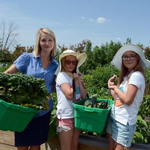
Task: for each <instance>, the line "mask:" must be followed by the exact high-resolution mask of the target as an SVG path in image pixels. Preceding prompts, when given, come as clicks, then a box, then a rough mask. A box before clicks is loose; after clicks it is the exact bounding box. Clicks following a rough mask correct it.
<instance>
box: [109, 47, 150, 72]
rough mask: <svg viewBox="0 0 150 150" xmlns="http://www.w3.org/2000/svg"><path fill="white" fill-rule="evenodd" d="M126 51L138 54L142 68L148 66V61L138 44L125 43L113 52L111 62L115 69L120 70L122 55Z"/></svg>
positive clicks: (149, 65)
mask: <svg viewBox="0 0 150 150" xmlns="http://www.w3.org/2000/svg"><path fill="white" fill-rule="evenodd" d="M127 51H132V52H135V53H137V54H138V55H139V57H140V58H141V62H142V67H143V69H144V70H146V69H147V68H149V67H150V61H149V60H148V59H146V57H145V55H144V52H143V50H142V49H141V48H140V47H139V46H137V45H134V44H126V45H124V46H122V47H121V48H120V49H119V50H118V51H117V53H116V54H115V56H114V58H113V60H112V61H111V64H112V65H114V66H115V67H116V68H117V69H119V70H121V64H122V56H123V54H124V53H125V52H127Z"/></svg>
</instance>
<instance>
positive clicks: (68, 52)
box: [55, 49, 87, 75]
mask: <svg viewBox="0 0 150 150" xmlns="http://www.w3.org/2000/svg"><path fill="white" fill-rule="evenodd" d="M68 55H72V56H75V57H76V58H77V60H78V64H77V68H76V72H77V73H78V72H79V67H80V66H81V65H82V64H83V63H84V62H85V60H86V58H87V55H86V53H78V52H75V51H73V50H69V49H67V50H65V51H63V53H61V54H60V56H59V66H58V68H57V70H56V72H55V75H57V74H58V73H59V72H60V70H61V60H62V58H64V57H66V56H68Z"/></svg>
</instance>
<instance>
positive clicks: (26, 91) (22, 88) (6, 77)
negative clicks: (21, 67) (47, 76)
mask: <svg viewBox="0 0 150 150" xmlns="http://www.w3.org/2000/svg"><path fill="white" fill-rule="evenodd" d="M44 83H45V80H44V79H41V78H35V77H33V76H30V75H24V74H21V73H17V74H5V73H0V99H2V100H4V101H6V102H9V103H14V104H18V105H22V106H25V107H32V108H35V109H39V110H45V109H48V98H47V89H46V87H45V84H44Z"/></svg>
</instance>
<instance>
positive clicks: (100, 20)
mask: <svg viewBox="0 0 150 150" xmlns="http://www.w3.org/2000/svg"><path fill="white" fill-rule="evenodd" d="M108 21H111V20H110V19H105V18H103V17H98V18H97V23H105V22H108Z"/></svg>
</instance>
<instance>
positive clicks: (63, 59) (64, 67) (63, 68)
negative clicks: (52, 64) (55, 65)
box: [60, 57, 78, 76]
mask: <svg viewBox="0 0 150 150" xmlns="http://www.w3.org/2000/svg"><path fill="white" fill-rule="evenodd" d="M65 60H66V57H63V58H62V60H61V70H60V71H61V72H62V71H63V72H66V73H67V74H69V75H71V73H70V72H68V70H67V68H66V65H65ZM77 64H78V63H77ZM77 64H76V67H75V69H74V70H73V72H72V73H76V68H77ZM71 76H72V75H71Z"/></svg>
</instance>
